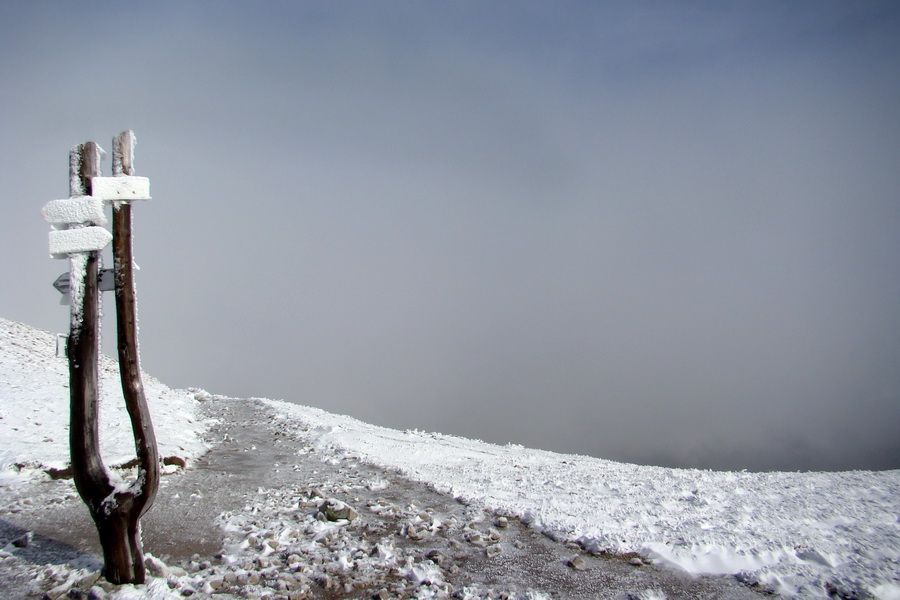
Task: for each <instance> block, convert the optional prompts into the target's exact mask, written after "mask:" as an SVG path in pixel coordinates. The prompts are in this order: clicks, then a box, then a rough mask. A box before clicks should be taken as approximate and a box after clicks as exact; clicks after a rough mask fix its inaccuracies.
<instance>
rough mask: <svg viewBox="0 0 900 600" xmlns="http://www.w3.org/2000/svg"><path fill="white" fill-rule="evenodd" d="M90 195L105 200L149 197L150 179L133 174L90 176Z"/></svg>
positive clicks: (129, 199)
mask: <svg viewBox="0 0 900 600" xmlns="http://www.w3.org/2000/svg"><path fill="white" fill-rule="evenodd" d="M91 196H93V197H94V198H97V199H99V200H106V201H107V202H131V201H132V200H149V199H150V180H149V179H148V178H146V177H137V176H135V175H119V176H117V177H93V178H91Z"/></svg>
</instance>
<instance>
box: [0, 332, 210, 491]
mask: <svg viewBox="0 0 900 600" xmlns="http://www.w3.org/2000/svg"><path fill="white" fill-rule="evenodd" d="M56 343H57V338H56V335H55V334H52V333H48V332H46V331H41V330H39V329H35V328H33V327H29V326H27V325H23V324H21V323H16V322H13V321H8V320H6V319H3V318H0V485H10V484H11V483H13V482H14V480H15V479H17V478H20V477H28V476H30V475H32V474H33V472H34V471H35V470H38V471H42V470H44V469H51V468H52V469H62V468H63V467H65V466H66V465H67V463H68V462H69V390H68V388H69V365H68V361H67V360H66V359H64V358H59V357H57V356H56ZM143 382H144V389H145V390H146V394H147V397H148V398H153V407H152V408H151V413H152V418H153V427H154V430H155V431H156V436H157V438H158V443H159V452H160V456H161V457H170V456H177V457H180V458H194V457H196V456H199V455H200V454H202V453H203V452H205V451H206V445H205V444H204V443H203V442H202V441H201V439H200V436H201V434H202V433H203V431H204V429H205V428H206V427H207V426H208V423H206V422H203V421H202V420H201V419H200V418H199V417H198V412H197V399H196V398H195V395H196V394H195V392H192V391H188V390H172V389H169V388H168V387H166V386H165V385H163V384H162V383H161V382H159V381H158V380H157V379H155V378H153V377H151V376H149V375H147V374H146V373H145V374H144V375H143ZM129 423H130V422H129V420H128V414H127V412H126V411H125V402H124V400H123V399H122V385H121V383H120V381H119V366H118V363H117V362H116V361H114V360H113V359H111V358H109V357H108V356H104V355H101V356H100V444H101V450H102V452H103V457H104V459H105V462H106V464H107V465H108V466H117V465H122V464H125V463H127V462H129V461H131V460H133V459H134V457H135V453H134V438H133V437H132V435H131V427H130V424H129Z"/></svg>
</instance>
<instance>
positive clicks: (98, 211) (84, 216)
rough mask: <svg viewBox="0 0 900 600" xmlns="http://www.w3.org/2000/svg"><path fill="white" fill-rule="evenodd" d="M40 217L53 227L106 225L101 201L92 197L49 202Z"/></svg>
mask: <svg viewBox="0 0 900 600" xmlns="http://www.w3.org/2000/svg"><path fill="white" fill-rule="evenodd" d="M41 215H42V216H43V217H44V219H45V220H46V221H47V222H48V223H50V224H51V225H53V226H54V227H57V226H61V225H70V224H75V223H93V224H95V225H106V223H107V219H106V215H105V214H104V212H103V201H102V200H100V199H99V198H94V197H93V196H78V197H76V198H67V199H65V200H51V201H50V202H48V203H47V204H46V205H45V206H44V208H43V209H41Z"/></svg>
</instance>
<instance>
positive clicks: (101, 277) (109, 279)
mask: <svg viewBox="0 0 900 600" xmlns="http://www.w3.org/2000/svg"><path fill="white" fill-rule="evenodd" d="M115 277H116V276H115V271H113V270H112V269H102V270H101V271H100V272H99V273H98V274H97V284H98V287H99V289H100V291H101V292H111V291H113V290H114V289H115V288H116V279H115ZM53 287H55V288H56V289H57V290H58V291H59V293H60V294H63V295H66V294H68V293H69V290H70V289H71V287H72V282H71V275H70V274H69V273H63V274H62V275H60V276H59V277H57V278H56V280H55V281H54V282H53Z"/></svg>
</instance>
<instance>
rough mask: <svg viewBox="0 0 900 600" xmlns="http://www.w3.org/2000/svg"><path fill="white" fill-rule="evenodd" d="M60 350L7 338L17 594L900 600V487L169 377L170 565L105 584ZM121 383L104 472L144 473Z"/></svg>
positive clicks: (5, 407)
mask: <svg viewBox="0 0 900 600" xmlns="http://www.w3.org/2000/svg"><path fill="white" fill-rule="evenodd" d="M54 348H55V337H54V336H53V335H51V334H48V333H45V332H40V331H36V330H34V329H31V328H29V327H26V326H23V325H19V324H16V323H12V322H9V321H5V320H2V319H0V585H5V586H7V588H9V589H15V590H18V592H19V593H20V595H19V596H10V597H13V598H14V597H22V598H27V597H40V594H38V595H37V596H35V595H33V594H35V593H37V592H36V591H35V590H36V589H39V590H42V591H41V593H44V592H45V591H46V590H48V589H54V588H55V589H56V590H58V591H59V592H60V594H63V593H69V592H70V590H76V591H77V590H84V593H85V594H88V593H89V592H88V591H87V590H91V592H90V593H93V594H95V595H99V594H103V595H105V597H107V598H113V599H116V600H121V599H123V598H154V599H157V598H175V597H181V596H184V595H186V594H187V595H193V596H194V597H218V598H263V597H270V598H291V599H292V600H296V599H299V598H306V597H329V598H339V597H346V598H356V597H370V596H371V595H372V594H373V593H374V594H378V595H379V597H382V598H388V597H447V596H450V595H453V596H454V597H461V598H481V597H489V596H490V597H501V596H502V595H503V594H505V595H506V596H507V597H510V598H540V597H545V596H548V595H549V594H552V595H553V597H558V598H585V597H591V598H593V597H616V596H617V595H619V597H620V598H644V599H645V600H649V599H651V598H656V599H658V598H680V597H684V598H691V597H708V598H742V597H752V596H754V595H755V592H753V591H752V590H751V586H752V587H753V588H754V589H758V590H770V591H772V592H776V593H778V594H780V595H783V596H786V597H790V596H795V597H804V598H826V597H839V598H864V597H873V598H882V599H886V600H887V599H892V598H900V579H898V575H897V574H898V573H900V523H898V514H900V510H898V508H900V500H898V498H900V493H898V492H900V471H888V472H847V473H731V472H710V471H697V470H677V469H665V468H655V467H641V466H635V465H627V464H621V463H614V462H609V461H603V460H599V459H594V458H589V457H583V456H571V455H561V454H556V453H551V452H543V451H539V450H530V449H526V448H522V447H520V446H496V445H492V444H486V443H483V442H479V441H474V440H467V439H463V438H456V437H451V436H444V435H439V434H426V433H422V432H417V431H407V432H401V431H395V430H390V429H385V428H381V427H376V426H372V425H368V424H365V423H362V422H360V421H357V420H354V419H352V418H349V417H344V416H340V415H333V414H330V413H326V412H324V411H321V410H318V409H314V408H308V407H302V406H297V405H293V404H288V403H285V402H279V401H236V400H228V399H221V398H212V397H209V396H208V395H205V394H202V393H194V392H187V391H177V390H169V389H168V388H166V387H165V386H163V385H162V384H160V383H159V382H156V381H155V380H152V379H151V378H148V379H147V380H146V381H147V387H148V399H150V402H151V412H152V413H153V418H154V424H155V426H156V429H157V437H158V438H159V442H160V446H161V455H162V456H166V457H177V458H180V459H182V460H184V461H186V462H187V464H188V469H187V470H182V469H180V468H178V467H176V466H169V467H167V468H166V471H167V473H168V474H167V475H166V476H165V477H164V478H163V484H162V487H161V490H160V494H159V496H158V499H157V504H156V506H155V507H154V509H153V510H152V511H151V513H150V514H148V516H147V517H146V518H145V543H146V544H147V546H148V548H151V550H150V551H151V552H152V554H153V555H155V557H159V558H153V557H151V559H150V563H151V565H152V567H153V569H152V571H153V573H154V577H153V578H151V581H150V583H149V584H148V585H147V586H123V587H122V588H117V589H110V588H109V587H108V586H107V587H106V588H104V587H98V586H97V585H94V584H95V583H96V574H97V573H96V570H97V568H98V563H97V558H96V556H97V553H96V542H94V541H93V538H94V535H93V531H92V529H91V524H90V520H89V518H88V517H87V515H86V511H85V510H84V508H83V507H82V506H80V505H79V503H80V500H78V498H77V496H76V495H75V494H74V490H73V488H72V486H71V482H70V481H68V480H65V479H62V480H51V479H50V478H49V477H48V476H47V475H46V474H45V471H47V470H50V469H56V470H61V469H63V468H64V467H65V463H66V462H67V456H68V444H67V440H66V437H67V433H66V430H67V420H68V390H67V389H66V384H67V379H68V377H67V370H66V362H65V361H64V360H62V359H59V358H56V357H55V351H54ZM101 368H102V374H101V377H102V379H103V386H104V394H103V397H104V402H103V409H102V414H103V416H104V419H103V426H102V429H101V441H102V445H103V448H104V453H105V458H106V461H107V463H108V464H110V465H116V464H125V463H127V462H128V461H129V460H130V458H131V457H133V451H132V450H131V439H130V434H129V433H128V430H127V425H125V426H124V427H123V424H124V423H127V417H126V416H125V415H124V410H123V409H119V408H118V407H119V405H121V404H122V401H121V397H120V392H119V388H118V381H117V380H118V377H117V372H116V367H115V364H114V363H113V362H112V361H110V360H109V359H104V360H103V361H102V362H101ZM207 451H208V452H207ZM204 453H206V454H205V455H204ZM172 462H176V463H177V462H178V461H172ZM125 475H127V473H125ZM455 499H458V500H460V501H461V502H457V501H456V500H455ZM342 503H343V504H342ZM329 507H330V508H329ZM344 508H348V509H350V510H351V512H341V511H343V509H344ZM331 509H333V510H332V512H330V513H329V510H331ZM335 511H336V512H335ZM79 515H80V516H79ZM353 515H355V516H353ZM351 517H352V518H351ZM540 534H546V536H547V537H545V536H544V535H540ZM551 540H555V542H554V541H551ZM14 542H15V543H14ZM188 554H190V555H188ZM611 555H615V556H617V557H619V558H610V557H611ZM160 559H161V560H160ZM649 562H652V563H655V564H654V565H652V566H651V565H648V564H646V563H649ZM616 573H618V574H616ZM700 574H718V575H728V576H733V577H718V578H706V577H696V576H697V575H700ZM92 578H93V579H92ZM738 582H740V583H738ZM35 586H37V588H35ZM48 586H49V587H48ZM79 586H80V587H79ZM598 586H599V587H598ZM692 586H693V587H692ZM697 586H699V587H697ZM72 593H75V592H72ZM29 594H32V595H29ZM98 597H103V596H98Z"/></svg>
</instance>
